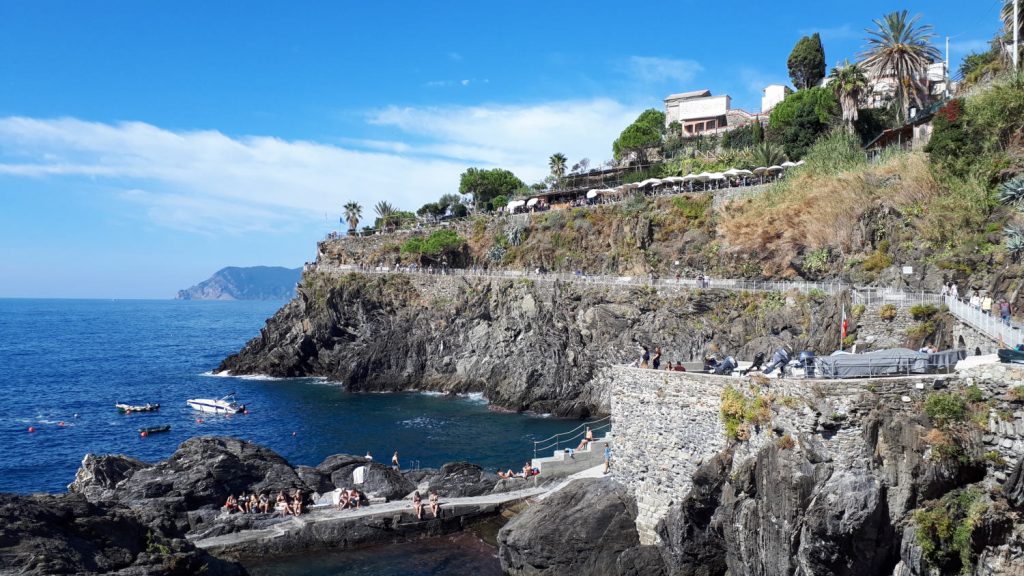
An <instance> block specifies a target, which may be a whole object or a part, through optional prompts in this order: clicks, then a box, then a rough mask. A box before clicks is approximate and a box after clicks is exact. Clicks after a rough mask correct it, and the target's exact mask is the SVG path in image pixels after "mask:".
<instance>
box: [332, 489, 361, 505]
mask: <svg viewBox="0 0 1024 576" xmlns="http://www.w3.org/2000/svg"><path fill="white" fill-rule="evenodd" d="M364 500H366V498H365V497H364V496H363V493H362V492H360V491H359V490H356V489H355V488H335V489H334V494H333V495H332V498H331V503H332V504H334V507H335V508H337V509H338V510H344V509H346V508H355V509H358V508H359V507H360V505H362V503H363V501H364ZM367 504H369V502H368V501H367Z"/></svg>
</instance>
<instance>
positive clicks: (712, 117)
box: [665, 90, 732, 136]
mask: <svg viewBox="0 0 1024 576" xmlns="http://www.w3.org/2000/svg"><path fill="white" fill-rule="evenodd" d="M731 102H732V98H730V97H729V96H728V95H722V96H712V95H711V91H710V90H694V91H692V92H682V93H679V94H671V95H669V97H668V98H665V122H666V123H668V124H671V123H672V122H679V124H680V126H681V127H682V131H683V135H684V136H688V135H692V134H699V133H701V132H708V131H716V130H718V129H720V128H725V127H726V126H727V121H726V115H727V114H728V113H729V108H730V105H731Z"/></svg>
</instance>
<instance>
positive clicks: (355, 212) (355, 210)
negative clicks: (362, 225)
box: [341, 200, 363, 236]
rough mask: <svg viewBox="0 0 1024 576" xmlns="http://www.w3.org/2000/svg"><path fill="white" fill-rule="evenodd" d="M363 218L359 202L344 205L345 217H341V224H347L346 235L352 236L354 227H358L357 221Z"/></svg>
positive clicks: (354, 230) (354, 231)
mask: <svg viewBox="0 0 1024 576" xmlns="http://www.w3.org/2000/svg"><path fill="white" fill-rule="evenodd" d="M362 216H363V207H362V206H360V205H359V202H353V201H351V200H350V201H348V202H346V203H345V215H344V216H342V218H341V221H342V222H348V235H349V236H352V235H354V234H355V233H356V227H358V226H359V219H360V218H362Z"/></svg>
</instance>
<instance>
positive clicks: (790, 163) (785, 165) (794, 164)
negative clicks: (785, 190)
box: [782, 160, 799, 168]
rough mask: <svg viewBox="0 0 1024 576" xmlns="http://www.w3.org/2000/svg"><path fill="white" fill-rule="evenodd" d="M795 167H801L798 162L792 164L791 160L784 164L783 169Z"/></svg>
mask: <svg viewBox="0 0 1024 576" xmlns="http://www.w3.org/2000/svg"><path fill="white" fill-rule="evenodd" d="M793 166H799V164H797V163H796V162H790V161H789V160H786V161H785V162H783V163H782V167H783V168H792V167H793Z"/></svg>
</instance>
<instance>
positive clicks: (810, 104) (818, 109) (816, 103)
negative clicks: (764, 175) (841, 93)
mask: <svg viewBox="0 0 1024 576" xmlns="http://www.w3.org/2000/svg"><path fill="white" fill-rule="evenodd" d="M839 114H840V108H839V101H838V100H837V99H836V96H835V94H833V93H832V91H831V90H829V89H827V88H809V89H807V90H800V91H798V92H794V93H793V94H790V95H788V96H786V99H785V100H783V101H782V102H779V104H778V105H777V106H775V108H774V109H772V113H771V116H770V117H769V119H768V133H769V135H770V137H771V138H773V139H775V140H776V141H777V142H778V143H780V144H782V147H783V148H784V149H785V150H786V154H788V155H789V157H790V159H792V160H795V159H797V158H802V157H803V155H804V154H805V153H806V152H807V150H808V149H809V148H810V147H811V145H812V144H814V142H815V141H816V140H817V139H818V136H819V135H821V134H823V133H824V132H826V131H827V130H828V129H829V126H831V124H832V123H833V122H834V121H835V120H836V119H837V118H838V117H839Z"/></svg>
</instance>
